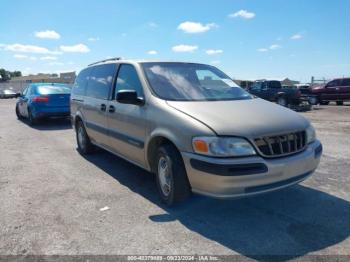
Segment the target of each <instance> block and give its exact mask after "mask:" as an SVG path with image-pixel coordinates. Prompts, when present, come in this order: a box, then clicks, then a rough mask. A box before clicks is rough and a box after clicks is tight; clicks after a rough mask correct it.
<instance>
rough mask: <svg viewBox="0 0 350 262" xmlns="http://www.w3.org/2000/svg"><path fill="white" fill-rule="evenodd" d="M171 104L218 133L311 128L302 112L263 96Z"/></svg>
mask: <svg viewBox="0 0 350 262" xmlns="http://www.w3.org/2000/svg"><path fill="white" fill-rule="evenodd" d="M167 103H168V105H170V106H171V107H173V108H175V109H177V110H178V111H181V112H183V113H185V114H187V115H189V116H191V117H193V118H195V119H197V120H198V121H201V122H202V123H204V124H205V125H207V126H208V127H210V128H211V129H213V130H214V131H215V133H216V134H218V135H222V136H242V137H247V138H251V139H252V138H256V137H260V136H265V135H277V134H284V133H289V132H293V131H300V130H303V129H305V128H307V127H308V125H309V121H308V120H306V119H305V118H304V117H303V116H301V115H299V114H298V113H296V112H294V111H292V110H290V109H287V108H284V107H282V106H279V105H277V104H274V103H271V102H268V101H265V100H263V99H260V98H254V99H249V100H233V101H167Z"/></svg>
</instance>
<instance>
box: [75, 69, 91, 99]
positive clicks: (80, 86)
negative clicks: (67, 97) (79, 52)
mask: <svg viewBox="0 0 350 262" xmlns="http://www.w3.org/2000/svg"><path fill="white" fill-rule="evenodd" d="M90 72H91V68H86V69H84V70H82V71H81V72H80V73H79V75H78V77H77V79H76V80H75V83H74V85H73V88H72V94H74V95H78V96H83V95H85V88H86V84H87V82H88V79H89V75H90Z"/></svg>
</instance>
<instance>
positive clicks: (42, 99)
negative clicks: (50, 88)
mask: <svg viewBox="0 0 350 262" xmlns="http://www.w3.org/2000/svg"><path fill="white" fill-rule="evenodd" d="M32 102H35V103H43V102H44V103H45V102H49V97H48V96H35V97H33V98H32Z"/></svg>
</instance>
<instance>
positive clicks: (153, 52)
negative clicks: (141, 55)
mask: <svg viewBox="0 0 350 262" xmlns="http://www.w3.org/2000/svg"><path fill="white" fill-rule="evenodd" d="M147 54H149V55H156V54H158V52H157V51H156V50H150V51H148V52H147Z"/></svg>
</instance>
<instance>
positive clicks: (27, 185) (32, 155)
mask: <svg viewBox="0 0 350 262" xmlns="http://www.w3.org/2000/svg"><path fill="white" fill-rule="evenodd" d="M14 105H15V100H13V99H12V100H0V200H1V202H0V254H1V255H5V254H217V255H218V254H242V255H244V256H246V257H249V258H256V257H257V256H258V255H267V254H269V255H281V254H283V255H288V256H290V257H291V258H293V257H300V256H303V255H305V254H350V238H349V236H350V202H349V201H350V146H349V145H350V106H349V105H348V106H341V107H339V106H332V105H330V106H321V107H318V108H316V109H317V110H313V111H311V112H307V113H303V114H304V115H305V116H306V117H307V118H309V119H310V120H311V121H312V122H313V124H314V126H315V127H316V130H317V132H318V137H319V138H320V139H321V141H322V142H323V145H324V156H323V158H322V161H321V165H320V167H319V168H318V170H317V172H316V173H315V174H314V175H313V176H312V177H311V178H309V179H308V180H307V181H305V182H304V183H302V184H301V185H298V186H294V187H292V188H289V189H286V190H282V191H279V192H276V193H271V194H268V195H263V196H258V197H255V198H249V199H239V200H229V201H220V200H214V199H209V198H205V197H201V196H194V197H192V198H191V199H190V201H188V202H186V203H184V204H183V205H181V206H178V207H176V208H173V209H169V208H166V207H164V206H163V205H162V204H161V203H160V202H159V200H158V197H157V192H156V186H155V183H154V182H153V181H154V180H153V177H152V175H150V174H148V173H147V172H145V171H143V170H141V169H139V168H138V167H135V166H133V165H132V164H129V163H127V162H125V161H123V160H121V159H119V158H118V157H115V156H113V155H111V154H109V153H107V152H99V153H96V154H94V155H92V156H89V157H87V158H84V157H82V156H81V155H79V154H78V152H77V151H76V143H75V137H74V133H73V130H72V129H71V127H70V125H69V122H67V121H59V122H54V121H49V122H46V123H44V124H40V125H38V126H36V127H34V128H32V127H29V126H28V125H27V124H26V123H25V122H21V121H19V120H17V119H16V117H15V113H14ZM105 206H108V207H109V208H110V209H109V210H106V211H100V208H103V207H105Z"/></svg>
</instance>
